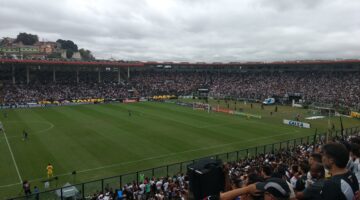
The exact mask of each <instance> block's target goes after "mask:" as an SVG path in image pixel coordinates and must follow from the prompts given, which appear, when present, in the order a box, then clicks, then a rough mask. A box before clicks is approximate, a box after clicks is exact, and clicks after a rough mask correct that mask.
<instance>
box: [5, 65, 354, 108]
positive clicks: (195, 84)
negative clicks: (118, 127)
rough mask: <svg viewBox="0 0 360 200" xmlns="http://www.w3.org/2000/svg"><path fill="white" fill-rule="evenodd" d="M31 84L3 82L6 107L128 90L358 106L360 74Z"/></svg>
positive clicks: (67, 79)
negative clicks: (205, 91) (293, 96)
mask: <svg viewBox="0 0 360 200" xmlns="http://www.w3.org/2000/svg"><path fill="white" fill-rule="evenodd" d="M33 76H34V78H33V79H34V80H33V81H32V83H31V84H24V82H20V81H19V83H17V84H15V85H13V84H11V83H9V82H10V81H9V82H4V91H3V95H4V97H3V99H4V103H25V102H38V101H42V100H64V99H74V98H78V99H79V98H80V99H84V98H126V97H129V96H130V94H129V93H128V89H134V90H136V93H134V94H131V95H135V96H138V97H140V96H141V97H147V96H154V95H191V94H192V93H193V92H196V91H197V90H198V89H199V88H208V89H209V95H210V96H213V97H225V96H231V97H234V98H248V99H258V100H263V99H264V98H267V97H269V96H277V97H286V95H291V94H295V93H297V94H301V95H302V97H303V98H304V99H305V100H306V101H308V102H317V103H326V104H333V105H335V106H337V105H340V106H347V107H352V108H356V109H359V108H360V78H359V77H360V73H359V72H356V73H353V72H341V73H340V72H338V73H333V72H325V73H324V72H321V73H320V72H313V73H308V72H283V73H269V72H262V73H216V72H214V73H209V72H207V73H205V72H191V73H189V72H172V71H170V72H169V71H168V72H165V71H164V72H154V71H144V72H134V73H132V74H131V78H130V79H129V80H127V81H125V82H123V84H117V81H116V80H115V79H114V78H113V77H110V78H108V79H105V78H104V80H103V81H102V83H97V81H96V76H97V73H92V74H91V73H83V74H82V75H80V77H79V79H80V83H76V80H75V79H76V78H75V77H74V74H73V73H65V72H63V73H60V72H58V75H57V76H58V77H57V81H56V83H53V82H52V75H51V74H50V73H39V74H35V75H33Z"/></svg>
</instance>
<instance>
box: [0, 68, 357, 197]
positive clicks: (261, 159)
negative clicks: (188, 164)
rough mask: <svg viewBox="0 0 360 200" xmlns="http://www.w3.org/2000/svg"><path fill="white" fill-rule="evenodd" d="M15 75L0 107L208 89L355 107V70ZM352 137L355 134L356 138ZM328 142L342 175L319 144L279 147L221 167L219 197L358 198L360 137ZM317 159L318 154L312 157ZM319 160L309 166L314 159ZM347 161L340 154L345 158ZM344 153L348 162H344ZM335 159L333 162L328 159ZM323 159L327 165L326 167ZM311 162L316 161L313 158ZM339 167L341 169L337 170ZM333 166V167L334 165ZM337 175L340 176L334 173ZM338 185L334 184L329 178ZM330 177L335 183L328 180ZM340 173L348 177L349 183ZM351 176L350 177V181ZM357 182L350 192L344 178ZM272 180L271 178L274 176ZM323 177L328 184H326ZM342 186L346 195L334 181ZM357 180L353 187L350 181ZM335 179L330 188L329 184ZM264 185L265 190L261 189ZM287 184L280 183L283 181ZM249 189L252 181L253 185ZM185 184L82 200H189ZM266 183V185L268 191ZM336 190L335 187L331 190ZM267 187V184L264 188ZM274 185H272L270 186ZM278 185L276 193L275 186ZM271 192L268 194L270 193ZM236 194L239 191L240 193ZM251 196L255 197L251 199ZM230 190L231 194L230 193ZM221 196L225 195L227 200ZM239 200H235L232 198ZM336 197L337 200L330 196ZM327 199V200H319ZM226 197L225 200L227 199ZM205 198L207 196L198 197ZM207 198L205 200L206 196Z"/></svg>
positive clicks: (108, 191) (162, 182) (162, 180)
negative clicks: (337, 152)
mask: <svg viewBox="0 0 360 200" xmlns="http://www.w3.org/2000/svg"><path fill="white" fill-rule="evenodd" d="M21 70H23V71H21V72H22V73H17V75H16V77H15V78H16V80H17V81H16V83H15V84H14V83H13V82H14V81H12V80H11V70H8V71H6V70H4V71H3V73H0V74H1V75H0V77H1V78H2V84H3V87H2V93H1V94H2V102H3V104H4V105H8V104H22V103H34V102H40V101H44V100H46V101H62V100H71V99H93V98H104V99H113V98H115V99H116V98H127V97H134V96H135V97H151V96H154V95H177V96H186V95H192V94H193V93H195V92H196V91H197V90H198V89H200V88H209V95H210V96H213V97H216V98H224V97H233V98H247V99H259V100H261V99H264V98H266V97H269V96H277V97H286V96H287V95H289V94H295V93H298V94H301V96H302V98H303V99H304V100H305V101H307V102H316V103H325V104H332V105H333V106H335V107H336V106H344V107H351V108H355V109H357V110H359V108H360V78H359V77H360V72H344V71H342V72H339V71H337V72H324V71H316V70H314V71H311V72H298V71H292V72H266V71H265V72H238V73H228V72H224V71H221V72H220V71H216V70H214V71H209V72H208V71H206V72H204V71H201V72H198V71H187V72H185V71H177V70H160V71H154V70H143V71H140V70H139V71H134V72H132V73H131V76H130V77H129V78H123V81H122V82H121V83H120V82H118V81H117V79H116V76H113V75H111V74H110V75H109V76H107V77H105V78H104V79H102V80H101V81H100V80H99V79H100V78H99V77H98V73H97V72H95V71H89V72H82V73H80V74H79V81H77V80H76V79H77V77H76V76H75V75H74V73H73V71H71V72H70V71H61V72H57V78H56V81H54V79H53V74H52V73H53V72H51V71H41V70H37V71H36V72H32V75H31V77H30V79H31V80H30V82H31V84H27V83H26V79H27V78H26V77H25V74H26V73H25V72H24V69H21ZM130 89H131V90H135V91H136V93H131V94H130V92H129V90H130ZM355 135H360V133H357V134H355ZM331 142H332V144H338V145H337V146H336V145H335V146H336V148H338V149H340V150H341V151H343V152H344V154H343V155H341V156H342V157H341V158H342V160H344V159H345V161H346V162H347V166H346V169H347V170H346V169H344V170H343V171H342V172H344V173H341V171H340V172H339V169H340V168H341V169H342V168H343V167H342V166H338V165H339V164H338V163H337V162H336V161H334V160H336V159H337V158H336V156H337V155H332V152H331V150H329V149H326V148H325V151H324V146H326V145H327V144H324V141H323V140H320V141H318V142H317V143H314V144H307V145H305V144H302V145H299V146H296V147H294V148H291V149H280V150H278V151H274V152H272V153H267V154H259V155H258V156H256V157H249V158H246V159H242V160H238V161H236V162H232V163H225V164H224V173H225V175H226V176H225V177H227V178H226V179H225V181H226V183H227V184H225V185H226V188H225V190H224V191H230V193H224V194H222V195H220V198H221V199H234V197H235V198H237V199H241V200H244V199H267V197H266V196H271V197H272V199H284V200H285V199H331V198H329V194H330V192H334V191H329V190H324V185H325V184H327V185H330V186H331V187H334V188H337V189H336V192H338V193H337V194H335V195H334V196H333V197H332V198H333V199H349V200H350V199H359V182H358V180H357V178H359V177H360V170H359V169H360V161H359V157H360V152H359V151H360V147H359V145H360V137H358V136H349V137H347V138H342V137H335V138H333V139H332V141H331ZM314 155H318V156H314ZM319 155H321V156H322V159H321V160H319V159H317V161H314V157H319ZM344 155H345V156H344ZM349 155H350V158H349ZM331 156H333V157H331ZM329 159H333V161H332V162H333V163H331V164H329V162H330V161H329ZM315 160H316V159H315ZM342 164H343V162H342V163H341V164H340V165H342ZM334 166H335V167H334ZM336 170H338V171H336ZM335 172H336V173H337V174H336V175H338V176H336V177H337V178H338V179H336V180H333V179H334V177H335V176H334V175H335V174H334V173H335ZM331 173H333V178H329V177H330V174H331ZM340 175H347V178H344V177H341V176H340ZM348 175H349V176H348ZM350 176H351V179H352V180H353V181H352V182H351V183H355V186H354V187H351V188H350V186H352V185H351V184H350V183H349V181H348V179H349V177H350ZM274 177H275V178H276V179H273V178H274ZM325 178H327V180H325ZM337 180H340V181H341V182H342V183H341V184H345V183H344V181H345V182H347V188H346V189H347V191H345V190H341V189H342V188H343V187H340V186H339V187H338V185H336V184H337V183H335V182H336V181H337ZM355 180H356V181H355ZM331 181H333V182H331ZM259 182H260V183H263V184H259ZM284 182H285V183H286V184H285V185H283V183H284ZM254 183H257V184H255V185H254ZM189 184H190V183H189V178H188V176H187V175H184V174H177V175H174V176H168V177H144V180H140V181H139V182H138V181H133V182H132V183H128V184H126V185H124V186H122V187H121V188H109V187H105V191H100V192H95V193H94V194H93V195H92V196H89V197H87V199H92V200H109V199H138V200H140V199H157V200H162V199H188V198H189V192H190V191H189ZM269 184H270V186H269ZM334 184H335V186H334ZM267 185H268V186H269V187H268V188H266V187H267ZM274 185H275V186H274ZM277 186H278V187H277ZM271 187H272V188H271ZM238 188H242V189H243V190H238ZM253 191H257V192H260V193H256V194H255V193H253ZM231 192H234V193H231ZM226 194H229V195H228V196H227V195H226ZM234 194H235V196H234ZM239 195H240V196H241V198H238V197H237V196H239ZM336 195H338V196H336ZM324 196H326V198H325V197H324ZM230 197H231V198H230ZM330 197H331V194H330ZM204 198H205V197H204ZM210 199H211V198H210Z"/></svg>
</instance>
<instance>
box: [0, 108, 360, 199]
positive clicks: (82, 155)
mask: <svg viewBox="0 0 360 200" xmlns="http://www.w3.org/2000/svg"><path fill="white" fill-rule="evenodd" d="M237 106H238V108H239V107H242V108H244V110H245V112H249V113H254V114H260V115H262V116H263V118H262V119H246V118H245V117H239V116H233V115H227V114H222V113H207V112H204V111H199V110H192V109H191V108H187V107H181V106H177V105H175V104H166V103H154V102H143V103H134V104H103V105H79V106H63V107H49V108H33V109H16V110H8V111H7V112H8V117H7V118H4V116H3V115H1V117H0V121H1V122H2V123H3V125H4V127H5V130H6V135H5V134H1V135H0V152H1V154H0V163H1V165H0V177H1V178H0V196H1V197H9V196H16V195H19V194H20V191H21V184H20V181H21V180H30V182H31V185H32V187H33V186H34V185H38V186H39V187H40V189H42V188H43V186H42V185H43V184H42V183H41V180H44V179H46V169H45V168H46V165H47V164H48V163H52V164H53V166H54V173H55V175H56V176H58V177H59V182H58V186H61V185H62V184H64V183H65V182H74V181H76V182H77V183H78V182H84V181H90V180H94V179H99V178H104V177H109V176H114V175H120V174H123V173H127V172H133V171H138V170H141V169H147V168H152V167H157V166H161V165H165V164H170V163H175V162H180V161H186V160H190V159H195V158H200V157H204V156H207V155H211V154H217V153H222V152H229V151H233V150H239V149H243V148H247V147H252V146H257V145H261V144H269V143H274V142H277V141H281V140H286V139H291V138H297V137H301V136H306V135H311V134H313V133H314V130H315V128H318V129H319V132H322V131H325V130H326V128H327V124H328V120H327V119H319V120H311V124H312V126H313V127H312V128H311V129H300V128H296V127H290V126H286V125H283V124H282V119H284V118H287V119H294V116H295V113H300V114H301V115H302V116H309V115H310V114H309V113H308V111H307V110H304V109H297V108H290V107H284V106H279V111H278V112H277V113H274V114H273V116H270V114H269V113H270V111H273V110H274V107H273V106H268V107H265V110H261V109H260V106H259V105H255V106H254V108H253V109H250V106H249V104H248V105H244V104H240V103H238V105H237ZM129 110H131V112H132V114H131V116H129V113H128V111H129ZM331 120H332V122H333V123H334V124H335V126H336V127H337V128H340V125H339V120H338V118H335V117H333V118H332V119H331ZM303 121H306V120H303ZM343 121H344V126H345V128H346V127H353V126H358V125H360V121H359V120H354V119H348V118H345V119H343ZM24 129H25V130H27V131H28V132H29V139H28V141H23V140H22V131H23V130H24ZM6 137H7V140H8V143H7V141H6ZM12 155H13V156H12ZM74 170H76V171H77V175H76V179H75V180H74V177H73V176H72V175H71V172H72V171H74ZM52 187H55V186H54V185H52ZM21 194H22V193H21Z"/></svg>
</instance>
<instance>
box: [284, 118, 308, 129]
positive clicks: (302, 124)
mask: <svg viewBox="0 0 360 200" xmlns="http://www.w3.org/2000/svg"><path fill="white" fill-rule="evenodd" d="M283 123H284V124H286V125H290V126H297V127H300V128H310V124H309V123H305V122H299V121H293V120H288V119H284V120H283Z"/></svg>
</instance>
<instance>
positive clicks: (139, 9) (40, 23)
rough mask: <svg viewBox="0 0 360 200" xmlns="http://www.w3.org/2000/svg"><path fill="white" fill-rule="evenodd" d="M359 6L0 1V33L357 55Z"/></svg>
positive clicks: (116, 47)
mask: <svg viewBox="0 0 360 200" xmlns="http://www.w3.org/2000/svg"><path fill="white" fill-rule="evenodd" d="M29 5H31V6H29ZM359 9H360V1H357V0H329V1H324V0H298V1H288V0H274V1H268V0H242V1H238V0H222V1H218V0H171V1H169V0H136V1H133V0H122V1H116V0H104V1H96V0H72V1H71V0H67V1H55V0H49V1H41V0H29V1H27V2H26V3H24V2H23V1H20V0H0V37H1V36H2V37H5V36H11V37H15V36H16V35H17V34H18V33H19V32H31V33H36V34H38V35H39V37H40V38H45V39H48V40H56V39H59V38H62V39H70V40H73V41H74V42H75V43H77V44H78V45H79V46H80V47H83V48H87V49H90V50H91V51H93V52H94V54H95V56H96V57H99V58H109V57H110V56H112V57H115V58H117V59H130V60H167V61H171V60H176V61H195V62H196V61H208V62H217V61H219V62H225V61H237V60H244V61H252V60H284V59H325V58H326V59H330V58H358V57H359V55H360V54H359V51H360V43H359V42H358V38H359V36H360V34H359V33H360V14H359V13H360V12H358V10H359Z"/></svg>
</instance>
